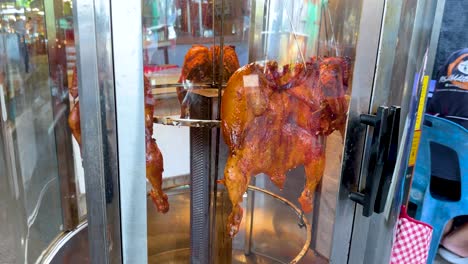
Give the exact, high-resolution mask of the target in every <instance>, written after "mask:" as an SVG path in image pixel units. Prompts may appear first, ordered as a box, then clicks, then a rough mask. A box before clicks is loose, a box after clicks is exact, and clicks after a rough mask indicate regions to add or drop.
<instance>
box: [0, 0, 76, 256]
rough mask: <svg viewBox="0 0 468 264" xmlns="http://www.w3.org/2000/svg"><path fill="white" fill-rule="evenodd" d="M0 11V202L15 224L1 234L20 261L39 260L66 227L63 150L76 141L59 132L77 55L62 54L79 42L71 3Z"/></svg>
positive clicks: (20, 4)
mask: <svg viewBox="0 0 468 264" xmlns="http://www.w3.org/2000/svg"><path fill="white" fill-rule="evenodd" d="M54 4H55V6H54ZM45 5H50V6H45ZM46 9H47V10H48V13H47V15H46V14H45V10H46ZM0 16H1V25H0V36H1V40H0V75H1V78H0V89H1V92H0V102H1V104H0V110H1V112H2V115H1V116H2V119H1V120H0V127H1V128H2V130H1V136H0V138H1V139H2V141H3V142H2V144H1V145H0V146H1V148H0V151H1V152H2V157H3V158H4V160H3V161H2V162H5V166H2V173H1V175H0V181H1V184H2V188H6V187H8V191H1V193H0V205H2V206H3V204H4V203H7V202H8V201H10V205H9V206H8V208H7V210H6V211H3V210H2V212H5V214H7V215H8V216H7V217H6V218H5V219H3V218H2V219H1V222H2V224H1V225H2V226H8V225H14V226H15V228H16V229H17V230H15V232H14V233H13V235H11V234H10V236H8V234H5V236H4V233H3V230H2V231H1V232H2V233H1V234H0V237H2V240H3V242H5V243H6V244H7V245H9V246H10V248H14V250H15V251H16V252H7V253H6V254H7V256H8V255H9V256H14V257H13V259H14V262H15V263H16V262H17V263H21V262H23V263H34V262H36V260H37V259H38V258H39V257H40V255H41V254H42V253H43V251H44V250H45V249H46V248H47V247H48V246H49V244H50V243H51V242H52V240H53V239H54V238H56V237H57V236H58V235H59V234H60V233H61V232H62V231H63V230H64V222H63V220H62V213H63V211H62V206H63V205H62V204H61V193H60V184H61V183H60V182H59V177H62V178H66V177H67V175H63V170H61V169H60V168H63V164H64V161H65V164H66V163H68V162H70V160H66V159H71V158H72V157H71V156H69V157H67V156H63V155H62V156H61V155H60V154H59V151H60V149H61V147H60V146H61V144H62V145H63V144H69V142H71V141H70V140H69V139H70V137H71V135H70V134H69V132H66V131H68V130H67V128H66V127H65V130H60V129H61V128H63V126H61V124H66V118H67V116H66V115H65V113H67V112H68V107H69V105H68V99H67V97H68V96H67V92H66V91H67V87H66V85H67V80H66V79H67V70H66V67H67V65H66V61H67V60H68V61H69V62H70V63H72V61H73V60H72V59H69V58H70V57H68V58H66V56H65V53H64V51H65V49H66V50H67V52H68V51H69V50H70V49H72V47H73V45H74V43H73V41H72V38H70V34H71V35H72V32H73V28H72V25H71V21H72V14H71V2H70V1H63V2H62V1H60V3H58V4H57V3H53V2H50V1H49V2H47V3H44V2H41V1H16V2H11V1H10V2H9V1H6V2H5V1H3V2H2V3H1V4H0ZM46 28H47V30H46ZM51 39H52V40H53V41H51ZM67 42H68V43H67ZM60 54H63V55H60ZM62 61H65V63H61V62H62ZM63 131H65V135H66V136H67V137H68V140H66V141H63V142H62V141H61V135H62V134H63ZM61 133H62V134H61ZM70 147H71V146H70ZM69 164H73V163H69ZM60 174H62V175H61V176H60ZM70 177H71V176H70ZM4 183H8V184H4ZM4 220H5V221H4ZM10 231H11V230H10ZM4 237H5V238H6V239H3V238H4ZM0 248H4V247H3V246H0ZM6 248H8V247H6ZM12 253H14V255H11V254H12ZM0 255H2V256H4V255H3V254H0ZM2 261H3V259H2Z"/></svg>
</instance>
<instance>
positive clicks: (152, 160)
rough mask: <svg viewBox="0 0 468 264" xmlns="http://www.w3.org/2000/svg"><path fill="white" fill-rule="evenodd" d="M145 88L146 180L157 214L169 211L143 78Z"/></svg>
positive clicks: (149, 96) (150, 101) (150, 97)
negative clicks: (149, 186)
mask: <svg viewBox="0 0 468 264" xmlns="http://www.w3.org/2000/svg"><path fill="white" fill-rule="evenodd" d="M144 78H145V79H144V88H145V142H146V178H147V179H148V180H149V182H150V183H151V186H152V187H153V189H152V190H151V192H150V196H151V198H152V199H153V202H154V204H155V205H156V208H157V209H158V211H159V212H162V213H166V212H167V211H169V202H168V201H167V195H166V194H165V193H164V192H163V190H162V173H163V171H164V166H163V156H162V154H161V151H160V150H159V148H158V144H156V140H155V139H154V138H153V113H154V106H155V100H154V97H153V94H152V92H151V85H150V81H149V79H148V78H147V77H144Z"/></svg>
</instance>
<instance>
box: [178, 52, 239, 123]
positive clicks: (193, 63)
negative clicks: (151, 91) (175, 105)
mask: <svg viewBox="0 0 468 264" xmlns="http://www.w3.org/2000/svg"><path fill="white" fill-rule="evenodd" d="M222 58H223V61H222V63H221V48H220V47H219V46H217V45H215V46H212V47H210V48H207V47H205V46H203V45H193V46H192V48H190V49H189V51H188V52H187V54H185V58H184V65H183V67H182V73H181V75H180V78H179V83H184V84H186V87H187V88H188V89H197V88H198V87H197V84H203V83H205V84H211V83H213V82H219V80H220V79H221V78H222V80H221V82H222V83H226V82H227V81H228V80H229V78H230V77H231V75H232V74H233V73H234V72H235V71H236V70H237V69H239V67H240V66H239V60H238V58H237V54H236V51H235V47H234V46H224V47H223V55H222ZM221 65H223V66H222V67H221ZM187 91H188V90H187V89H185V88H182V87H178V88H177V98H178V99H179V102H180V117H181V118H186V117H188V115H189V113H188V106H189V105H190V101H191V97H190V93H188V94H187Z"/></svg>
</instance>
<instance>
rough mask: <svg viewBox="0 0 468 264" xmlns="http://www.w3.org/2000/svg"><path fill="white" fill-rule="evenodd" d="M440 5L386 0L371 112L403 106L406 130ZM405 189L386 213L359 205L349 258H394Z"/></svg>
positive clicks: (391, 197) (359, 260) (394, 197)
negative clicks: (364, 211) (414, 86)
mask: <svg viewBox="0 0 468 264" xmlns="http://www.w3.org/2000/svg"><path fill="white" fill-rule="evenodd" d="M436 5H437V1H424V2H421V1H386V5H385V13H384V18H383V28H382V34H381V35H380V36H381V39H380V44H379V49H378V50H379V53H378V60H377V70H376V74H375V79H374V85H373V89H372V90H373V94H372V102H371V106H370V112H371V113H372V112H373V111H375V109H376V108H377V107H378V106H380V105H393V104H396V105H401V109H402V114H401V116H402V119H401V120H400V127H401V128H403V129H408V128H407V127H406V126H405V123H406V122H407V115H408V114H409V106H410V100H411V92H412V84H413V82H414V78H415V73H417V72H420V71H422V70H424V68H425V59H424V58H425V54H426V51H427V49H428V45H429V42H430V39H431V38H430V36H431V32H432V27H433V21H434V20H433V17H434V14H435V9H436ZM422 73H423V74H424V71H423V72H422ZM403 129H402V130H400V146H402V145H403V144H405V140H402V134H403ZM409 133H411V132H409ZM369 140H370V132H369V131H368V133H367V135H366V144H370V142H369ZM364 155H365V154H364ZM367 160H368V158H367V157H366V155H365V157H364V158H363V164H362V167H363V168H367V166H368V164H367ZM401 160H402V163H401V165H402V166H405V164H406V163H405V160H406V157H401ZM365 176H366V175H365V171H361V180H360V186H364V185H363V184H365V181H364V179H365ZM401 177H403V175H400V174H399V173H398V170H397V169H396V172H395V173H394V178H393V181H394V182H396V183H397V184H400V183H401V182H402V181H401ZM399 189H401V186H395V189H393V192H390V193H389V198H388V201H387V202H389V203H390V204H389V205H387V210H386V212H385V213H382V214H379V215H377V214H374V215H372V216H371V217H369V218H365V217H363V216H362V207H361V206H357V210H356V213H355V216H354V219H355V220H354V225H353V235H352V239H351V241H352V242H351V249H350V256H349V259H348V262H349V263H386V262H388V261H389V259H390V252H391V245H392V238H393V230H394V227H395V223H396V220H397V217H398V213H399V209H400V206H401V197H399V192H398V191H397V190H399ZM396 194H397V195H396Z"/></svg>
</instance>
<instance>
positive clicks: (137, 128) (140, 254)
mask: <svg viewBox="0 0 468 264" xmlns="http://www.w3.org/2000/svg"><path fill="white" fill-rule="evenodd" d="M111 11H112V30H113V32H112V41H113V42H112V47H113V52H114V76H115V96H116V109H115V110H116V112H117V113H116V114H117V120H116V121H117V134H118V160H119V162H118V164H119V175H121V177H120V198H121V202H120V204H121V206H120V216H121V232H122V235H121V239H122V256H123V263H147V262H148V254H147V242H146V237H147V235H146V234H147V231H146V229H147V228H146V214H145V212H146V178H145V176H146V158H145V157H146V155H145V153H146V152H145V138H144V137H145V130H144V102H143V101H144V98H143V94H144V93H143V74H142V73H143V53H142V49H141V47H142V26H141V1H135V2H133V3H132V4H131V5H129V4H128V2H127V1H113V2H112V7H111ZM123 18H124V19H123ZM129 176H131V177H129Z"/></svg>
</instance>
